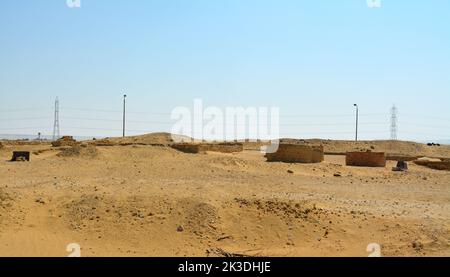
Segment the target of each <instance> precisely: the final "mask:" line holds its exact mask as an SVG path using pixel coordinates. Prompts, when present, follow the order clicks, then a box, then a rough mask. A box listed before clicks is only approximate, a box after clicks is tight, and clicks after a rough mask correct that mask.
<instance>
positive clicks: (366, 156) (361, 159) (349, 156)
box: [345, 152, 386, 167]
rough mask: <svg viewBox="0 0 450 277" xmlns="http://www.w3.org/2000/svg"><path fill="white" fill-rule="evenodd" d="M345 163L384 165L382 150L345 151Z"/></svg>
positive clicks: (372, 165) (384, 157) (384, 158)
mask: <svg viewBox="0 0 450 277" xmlns="http://www.w3.org/2000/svg"><path fill="white" fill-rule="evenodd" d="M345 163H346V165H348V166H367V167H385V166H386V154H385V153H384V152H347V153H346V155H345Z"/></svg>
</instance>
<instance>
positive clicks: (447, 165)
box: [414, 160, 450, 170]
mask: <svg viewBox="0 0 450 277" xmlns="http://www.w3.org/2000/svg"><path fill="white" fill-rule="evenodd" d="M414 163H415V164H417V165H421V166H426V167H429V168H431V169H437V170H450V161H448V160H444V161H440V162H435V161H420V160H417V161H414Z"/></svg>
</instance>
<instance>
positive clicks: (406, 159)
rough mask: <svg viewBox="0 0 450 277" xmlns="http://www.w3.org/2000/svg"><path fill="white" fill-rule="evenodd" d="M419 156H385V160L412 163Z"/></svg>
mask: <svg viewBox="0 0 450 277" xmlns="http://www.w3.org/2000/svg"><path fill="white" fill-rule="evenodd" d="M418 158H420V156H409V155H401V154H386V160H388V161H404V162H412V161H414V160H417V159H418Z"/></svg>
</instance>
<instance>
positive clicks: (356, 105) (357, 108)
mask: <svg viewBox="0 0 450 277" xmlns="http://www.w3.org/2000/svg"><path fill="white" fill-rule="evenodd" d="M353 106H355V107H356V135H355V141H358V121H359V107H358V104H353Z"/></svg>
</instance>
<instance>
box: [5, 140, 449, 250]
mask: <svg viewBox="0 0 450 277" xmlns="http://www.w3.org/2000/svg"><path fill="white" fill-rule="evenodd" d="M17 148H20V149H27V150H32V151H37V150H43V151H41V152H40V153H39V154H38V155H36V154H33V155H32V160H31V162H15V163H13V162H8V161H7V160H9V159H10V157H11V151H12V150H13V149H17ZM97 151H98V155H96V156H94V155H91V154H92V153H87V154H82V155H80V156H74V157H71V156H70V155H68V156H66V157H60V156H57V154H58V153H59V152H60V151H59V150H55V149H51V147H50V146H48V145H35V146H20V147H17V146H9V145H6V146H5V147H4V148H3V149H2V150H0V256H67V255H68V254H69V253H68V252H66V246H67V245H68V244H70V243H78V244H79V245H80V246H81V255H82V256H220V255H248V256H368V255H369V254H370V253H368V252H367V249H366V248H367V246H368V244H370V243H378V244H379V245H381V254H382V255H383V256H450V173H449V172H448V171H437V170H432V169H429V168H425V167H420V166H417V165H414V164H412V163H409V167H410V170H409V171H408V172H404V173H400V172H392V171H391V170H390V169H391V167H392V166H394V162H389V163H388V166H387V167H386V168H351V167H346V166H344V163H345V161H344V160H345V159H344V157H343V156H337V155H336V156H326V159H325V162H323V163H321V164H285V163H267V162H266V161H265V159H264V157H263V156H262V154H260V153H259V152H258V151H244V152H242V153H237V154H221V153H207V154H184V153H181V152H178V151H176V150H173V149H171V148H168V147H162V146H142V145H139V146H136V145H134V146H113V147H97ZM288 170H289V171H290V172H288ZM338 172H339V173H340V175H341V176H340V177H335V176H334V175H335V173H338Z"/></svg>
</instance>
